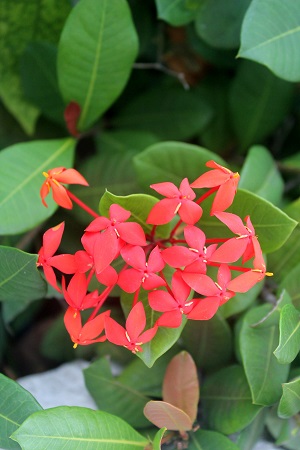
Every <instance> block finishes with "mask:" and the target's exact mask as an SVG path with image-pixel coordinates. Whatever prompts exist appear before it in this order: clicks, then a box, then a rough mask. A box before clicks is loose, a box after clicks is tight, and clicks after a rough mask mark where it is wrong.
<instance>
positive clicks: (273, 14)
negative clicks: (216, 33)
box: [238, 0, 300, 81]
mask: <svg viewBox="0 0 300 450" xmlns="http://www.w3.org/2000/svg"><path fill="white" fill-rule="evenodd" d="M299 16H300V4H299V3H298V2H295V1H294V0H285V1H284V2H282V1H281V0H253V1H252V2H251V5H250V7H249V9H248V11H247V13H246V15H245V19H244V22H243V26H242V33H241V48H240V50H239V54H238V56H240V57H242V58H248V59H252V60H254V61H257V62H259V63H261V64H264V65H265V66H267V67H269V69H270V70H272V71H273V72H274V73H275V74H276V75H277V76H279V77H281V78H284V79H285V80H288V81H300V56H299V52H298V50H297V49H298V47H299V45H300V25H299ZM278 55H284V58H278Z"/></svg>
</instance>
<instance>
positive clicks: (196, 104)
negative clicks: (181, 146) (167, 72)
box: [113, 83, 212, 140]
mask: <svg viewBox="0 0 300 450" xmlns="http://www.w3.org/2000/svg"><path fill="white" fill-rule="evenodd" d="M145 105H147V107H146V108H145ZM211 117H212V109H211V107H210V106H209V105H208V104H207V103H205V102H204V101H203V99H202V97H201V95H199V92H198V91H197V90H192V89H191V90H188V91H187V90H184V88H183V87H182V86H181V85H180V84H179V83H178V84H176V85H174V86H173V85H171V86H169V85H168V84H167V85H166V86H165V85H159V86H157V87H154V88H152V89H150V90H148V91H146V92H145V93H143V95H139V96H138V97H137V98H135V99H133V100H132V102H130V103H129V104H128V105H126V106H125V107H124V108H122V109H121V110H120V111H119V113H118V114H117V115H116V116H115V118H114V119H113V125H115V126H116V127H120V128H128V129H132V130H133V129H134V130H142V131H150V132H152V133H154V134H156V135H157V136H159V137H160V138H161V139H162V140H167V139H178V140H185V139H189V138H192V137H193V136H195V135H196V134H198V133H200V132H201V131H202V130H203V129H204V128H205V126H206V125H207V124H208V122H209V120H210V119H211Z"/></svg>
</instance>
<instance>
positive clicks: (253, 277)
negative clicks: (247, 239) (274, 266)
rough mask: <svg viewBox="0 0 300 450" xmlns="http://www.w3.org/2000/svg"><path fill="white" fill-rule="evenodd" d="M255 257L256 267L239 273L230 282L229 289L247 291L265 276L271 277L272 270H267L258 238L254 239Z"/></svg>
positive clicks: (254, 264) (254, 263)
mask: <svg viewBox="0 0 300 450" xmlns="http://www.w3.org/2000/svg"><path fill="white" fill-rule="evenodd" d="M253 247H254V252H255V257H254V260H253V266H254V269H249V271H247V272H245V273H242V274H241V275H238V276H237V277H236V278H234V279H233V280H231V281H230V282H229V283H228V286H227V287H228V289H230V290H231V291H233V292H242V293H243V292H247V291H248V290H249V289H251V288H252V287H253V286H254V285H255V284H256V283H258V282H259V281H262V280H263V279H264V278H265V276H268V277H271V276H272V275H273V274H272V273H271V272H266V264H265V261H264V258H263V255H262V251H261V248H260V245H259V242H258V240H257V239H255V240H253Z"/></svg>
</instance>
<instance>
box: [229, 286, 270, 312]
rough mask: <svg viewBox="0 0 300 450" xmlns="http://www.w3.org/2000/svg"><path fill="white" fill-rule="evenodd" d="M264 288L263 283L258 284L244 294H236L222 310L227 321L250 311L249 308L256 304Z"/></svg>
mask: <svg viewBox="0 0 300 450" xmlns="http://www.w3.org/2000/svg"><path fill="white" fill-rule="evenodd" d="M262 288H263V286H262V284H261V283H257V284H256V285H255V286H253V288H251V289H249V291H247V292H245V293H243V294H239V293H237V294H235V296H234V297H233V298H231V299H230V301H229V302H226V303H224V305H222V306H221V308H220V313H221V314H222V316H223V317H224V318H225V319H227V318H228V317H231V316H235V315H236V314H239V313H241V312H242V311H245V310H246V309H249V307H250V306H251V305H252V304H253V303H254V302H255V300H256V299H257V297H258V295H259V293H260V291H261V290H262Z"/></svg>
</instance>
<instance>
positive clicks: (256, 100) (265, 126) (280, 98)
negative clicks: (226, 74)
mask: <svg viewBox="0 0 300 450" xmlns="http://www.w3.org/2000/svg"><path fill="white" fill-rule="evenodd" d="M274 92H276V102H274ZM292 94H293V85H292V84H291V83H287V82H286V81H283V80H281V79H279V78H277V77H276V76H275V75H273V74H272V72H270V71H269V70H268V69H267V68H265V67H263V66H261V65H259V64H255V63H253V62H250V61H243V62H242V64H241V65H240V66H239V68H238V71H237V74H236V76H235V78H234V80H233V83H232V86H231V89H230V94H229V95H230V108H231V116H232V122H233V127H234V130H235V132H236V135H237V138H238V140H239V143H240V146H241V149H242V150H245V149H247V147H249V146H250V145H252V144H259V143H260V142H261V141H262V140H263V139H265V138H266V137H267V136H268V135H269V134H270V133H272V132H273V131H274V130H275V128H276V127H277V126H278V125H279V124H280V123H281V122H282V120H283V119H284V117H285V116H286V114H287V112H288V110H289V108H290V105H291V100H292Z"/></svg>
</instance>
